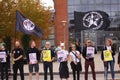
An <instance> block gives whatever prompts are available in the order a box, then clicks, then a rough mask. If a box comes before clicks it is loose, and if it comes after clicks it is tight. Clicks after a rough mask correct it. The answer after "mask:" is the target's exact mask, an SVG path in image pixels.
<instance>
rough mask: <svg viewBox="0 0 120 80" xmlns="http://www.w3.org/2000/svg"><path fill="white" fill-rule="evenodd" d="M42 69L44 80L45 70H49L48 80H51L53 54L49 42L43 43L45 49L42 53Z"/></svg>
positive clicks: (45, 79) (45, 76)
mask: <svg viewBox="0 0 120 80" xmlns="http://www.w3.org/2000/svg"><path fill="white" fill-rule="evenodd" d="M41 57H42V59H43V67H44V80H47V70H48V68H49V72H50V80H53V61H54V59H55V53H54V51H53V50H52V49H51V44H50V42H46V43H45V49H44V50H43V51H42V56H41Z"/></svg>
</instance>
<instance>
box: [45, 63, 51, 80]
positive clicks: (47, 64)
mask: <svg viewBox="0 0 120 80" xmlns="http://www.w3.org/2000/svg"><path fill="white" fill-rule="evenodd" d="M48 68H49V72H50V80H53V64H52V62H44V80H47V71H48Z"/></svg>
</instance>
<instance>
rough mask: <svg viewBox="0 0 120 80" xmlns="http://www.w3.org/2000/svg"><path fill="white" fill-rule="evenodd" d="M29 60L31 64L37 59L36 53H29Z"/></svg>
mask: <svg viewBox="0 0 120 80" xmlns="http://www.w3.org/2000/svg"><path fill="white" fill-rule="evenodd" d="M29 60H30V62H31V63H32V64H35V63H36V61H37V57H36V53H30V54H29Z"/></svg>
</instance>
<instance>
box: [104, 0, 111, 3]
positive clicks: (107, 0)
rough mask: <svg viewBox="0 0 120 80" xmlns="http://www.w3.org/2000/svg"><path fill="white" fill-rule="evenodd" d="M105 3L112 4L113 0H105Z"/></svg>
mask: <svg viewBox="0 0 120 80" xmlns="http://www.w3.org/2000/svg"><path fill="white" fill-rule="evenodd" d="M103 1H104V4H111V0H103Z"/></svg>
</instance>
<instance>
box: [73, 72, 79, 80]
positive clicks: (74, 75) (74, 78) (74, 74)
mask: <svg viewBox="0 0 120 80" xmlns="http://www.w3.org/2000/svg"><path fill="white" fill-rule="evenodd" d="M72 72H73V80H76V72H77V80H80V70H72Z"/></svg>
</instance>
